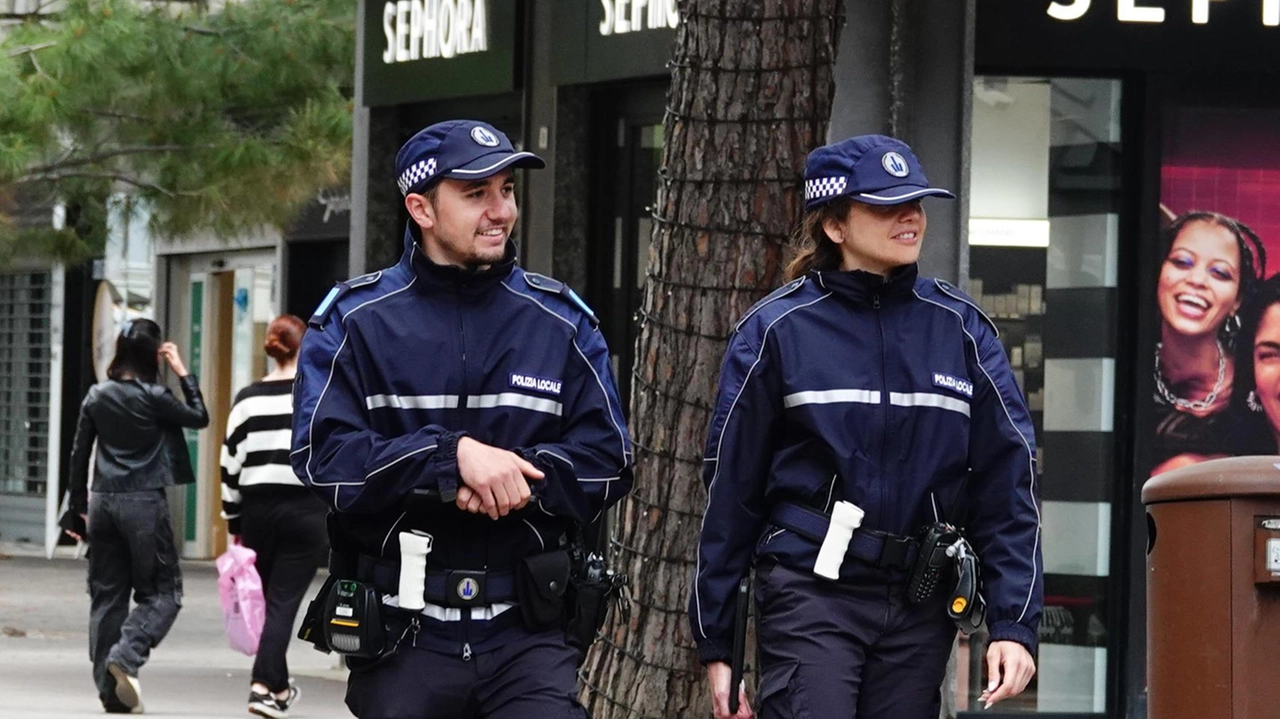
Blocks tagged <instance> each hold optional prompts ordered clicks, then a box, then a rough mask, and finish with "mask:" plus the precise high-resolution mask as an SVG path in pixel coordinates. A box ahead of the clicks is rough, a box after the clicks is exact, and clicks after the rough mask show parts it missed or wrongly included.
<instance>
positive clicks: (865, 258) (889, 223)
mask: <svg viewBox="0 0 1280 719" xmlns="http://www.w3.org/2000/svg"><path fill="white" fill-rule="evenodd" d="M927 224H928V222H927V219H926V218H925V213H924V207H923V206H922V205H921V204H920V200H914V201H912V202H904V203H902V204H900V205H868V204H864V203H861V202H854V203H853V205H852V207H851V208H850V210H849V215H848V216H847V217H845V219H844V221H843V222H836V221H834V220H828V221H826V222H824V223H823V229H824V230H825V231H826V233H827V237H829V238H831V241H832V242H834V243H836V244H837V245H839V247H840V254H841V256H842V262H841V265H840V269H842V270H865V271H867V272H872V273H874V274H877V275H887V274H888V273H889V272H890V271H891V270H893V268H895V267H901V266H903V265H909V264H911V263H913V262H915V261H916V260H918V259H920V243H921V242H923V241H924V232H925V227H926V225H927Z"/></svg>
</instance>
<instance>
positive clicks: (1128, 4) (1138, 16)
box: [1116, 0, 1164, 23]
mask: <svg viewBox="0 0 1280 719" xmlns="http://www.w3.org/2000/svg"><path fill="white" fill-rule="evenodd" d="M1116 17H1117V18H1119V19H1120V22H1150V23H1161V22H1164V8H1162V7H1140V6H1139V5H1138V0H1118V2H1117V3H1116Z"/></svg>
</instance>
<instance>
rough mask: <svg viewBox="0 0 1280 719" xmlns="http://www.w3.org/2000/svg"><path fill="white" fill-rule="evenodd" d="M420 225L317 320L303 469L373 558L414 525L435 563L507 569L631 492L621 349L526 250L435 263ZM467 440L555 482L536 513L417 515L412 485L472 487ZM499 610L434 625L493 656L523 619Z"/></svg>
mask: <svg viewBox="0 0 1280 719" xmlns="http://www.w3.org/2000/svg"><path fill="white" fill-rule="evenodd" d="M416 229H417V228H411V229H410V230H409V231H407V232H406V236H405V252H404V255H403V257H402V258H401V260H400V262H399V263H398V264H396V265H395V266H393V267H389V268H387V269H385V270H382V271H380V272H377V273H374V274H372V275H366V276H364V277H361V278H357V279H355V280H350V281H348V282H346V283H342V284H340V285H339V286H338V287H337V288H335V289H334V291H332V292H331V293H330V295H329V297H328V298H326V300H325V302H324V303H322V304H321V306H320V308H319V309H317V311H316V314H315V316H314V317H312V319H311V322H310V326H309V328H308V330H307V333H306V336H305V337H304V339H303V342H302V349H301V353H300V357H299V362H298V375H297V379H296V380H295V385H294V423H293V450H292V452H291V455H290V459H291V463H292V465H293V469H294V472H295V473H296V474H297V475H298V477H299V478H300V479H301V480H302V482H303V483H304V484H306V485H307V486H309V487H311V488H312V489H313V490H315V491H316V492H317V493H318V494H319V495H320V496H321V497H322V498H324V500H325V501H326V502H327V503H328V504H329V506H330V507H332V508H333V509H334V510H336V511H337V513H338V518H339V520H340V526H341V527H342V528H343V533H344V536H345V537H346V539H347V540H348V541H351V542H353V543H354V546H355V548H356V549H357V550H358V551H360V552H363V553H365V554H369V555H373V556H381V557H383V558H390V559H397V558H398V556H399V540H398V536H397V535H398V532H401V531H405V530H407V529H411V528H417V529H422V530H425V531H427V532H429V533H430V534H431V535H432V536H433V537H434V548H433V550H432V552H431V554H430V555H429V556H428V558H427V562H428V567H429V568H432V569H490V570H507V569H510V568H511V567H512V566H513V565H514V563H515V562H516V561H517V560H519V559H520V558H522V557H524V556H527V555H529V554H532V553H537V552H541V551H544V550H551V549H554V548H555V547H557V546H559V542H560V540H561V538H562V537H563V535H564V534H565V531H566V530H567V529H568V527H569V526H570V523H571V522H589V521H591V520H593V519H595V518H597V517H599V516H600V514H601V512H602V511H603V510H604V509H605V508H606V507H608V506H610V505H612V504H613V503H615V502H617V501H618V500H619V499H621V498H622V496H623V495H624V494H626V492H627V491H628V490H629V489H630V487H631V481H632V477H631V468H630V466H631V445H630V440H629V439H628V435H627V428H626V424H625V421H624V419H623V416H622V408H621V407H620V406H619V401H618V393H617V386H616V383H615V381H614V379H613V375H612V370H611V368H610V364H609V351H608V348H607V347H606V346H605V342H604V339H603V336H602V335H601V333H600V331H599V330H598V329H597V327H596V326H595V318H594V317H593V316H591V314H590V312H589V310H587V308H586V306H585V305H582V304H581V300H577V296H576V295H573V294H572V292H571V291H569V290H568V289H567V288H565V287H564V286H563V285H562V284H561V283H559V282H557V281H556V280H553V279H551V278H548V277H543V276H541V275H535V274H532V273H527V272H525V271H524V270H522V269H521V268H520V267H518V266H516V264H515V245H514V244H508V248H507V256H506V258H505V259H504V260H503V261H502V262H500V263H498V264H496V265H494V266H492V267H491V268H490V269H488V270H484V271H479V272H476V271H470V272H468V271H464V270H462V269H461V268H456V267H444V266H440V265H436V264H434V263H432V262H431V261H430V260H428V259H427V258H426V256H425V255H424V254H423V252H422V250H421V248H420V246H419V242H420V240H419V239H418V234H417V232H416ZM464 435H467V436H470V437H472V438H473V439H476V440H478V441H480V442H484V443H486V444H489V445H493V446H495V447H501V448H503V449H507V450H511V451H514V452H517V453H519V454H521V455H522V456H524V457H525V458H526V459H528V460H529V461H531V462H532V463H533V464H534V465H536V466H537V467H538V468H539V469H541V470H542V471H544V472H545V473H546V478H545V479H543V480H530V481H529V485H530V489H531V490H532V492H533V499H532V500H531V501H530V503H529V505H528V506H526V507H525V508H524V509H523V510H520V511H517V512H513V513H511V514H510V515H508V516H506V517H503V518H501V519H499V520H497V521H494V520H492V519H490V518H489V517H488V516H486V515H475V514H469V513H467V512H464V511H463V510H460V509H458V508H457V507H456V506H455V505H454V504H453V503H452V502H448V503H446V502H434V503H432V502H429V503H426V506H425V507H423V506H419V505H414V506H415V508H414V509H412V510H410V509H409V508H407V507H406V503H405V501H404V500H405V498H406V497H407V496H408V495H409V494H410V492H411V491H412V490H413V489H415V488H422V489H437V490H442V491H445V492H447V491H448V490H452V489H456V488H457V487H458V486H459V485H460V483H461V480H460V478H459V476H458V464H457V447H458V440H459V439H460V438H461V437H462V436H464ZM491 614H492V612H490V613H489V614H485V613H479V612H478V610H473V611H472V614H471V615H470V616H467V615H466V613H465V612H463V613H462V616H461V617H453V618H451V619H460V621H448V622H446V621H444V619H443V618H441V621H439V622H432V623H429V626H427V627H426V628H427V629H428V630H435V632H436V633H437V634H439V635H440V636H442V637H449V638H450V640H451V641H458V642H467V643H470V644H471V645H472V646H473V648H474V649H475V650H476V651H483V650H484V647H485V645H486V643H490V642H488V640H489V639H492V638H493V637H494V636H496V635H497V633H498V631H497V630H498V629H500V627H499V626H498V625H500V624H503V623H504V622H505V623H507V624H510V623H512V622H513V621H514V620H515V619H516V615H518V614H519V612H503V616H502V617H500V618H501V619H502V620H503V621H502V622H498V621H497V619H498V618H499V617H494V616H491ZM490 619H493V620H494V622H493V623H491V622H489V620H490ZM429 633H430V631H429ZM477 642H479V644H477ZM456 647H457V645H455V648H456Z"/></svg>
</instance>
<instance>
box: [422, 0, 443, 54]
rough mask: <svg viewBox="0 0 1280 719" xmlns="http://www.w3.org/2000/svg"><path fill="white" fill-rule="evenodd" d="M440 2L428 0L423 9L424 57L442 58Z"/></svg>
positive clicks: (438, 0)
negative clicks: (437, 21) (438, 21)
mask: <svg viewBox="0 0 1280 719" xmlns="http://www.w3.org/2000/svg"><path fill="white" fill-rule="evenodd" d="M439 17H440V0H426V2H425V3H423V8H422V56H423V57H440V29H439V26H438V25H437V24H436V20H437V19H438V18H439Z"/></svg>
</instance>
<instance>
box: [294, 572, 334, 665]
mask: <svg viewBox="0 0 1280 719" xmlns="http://www.w3.org/2000/svg"><path fill="white" fill-rule="evenodd" d="M337 581H338V578H337V577H336V576H334V575H332V574H330V575H329V577H328V578H327V579H325V580H324V584H322V585H321V586H320V591H319V592H317V593H316V596H315V597H313V598H312V599H311V603H310V604H308V605H307V612H306V613H305V614H303V615H302V624H301V625H300V626H299V627H298V638H299V639H301V640H302V641H304V642H307V643H308V644H310V645H311V646H313V647H315V648H316V649H317V650H319V651H322V652H324V653H325V654H328V653H329V652H331V651H333V650H332V649H330V648H329V642H328V641H326V640H325V638H324V610H325V604H326V603H327V602H328V600H329V592H331V591H333V585H334V583H335V582H337Z"/></svg>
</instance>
